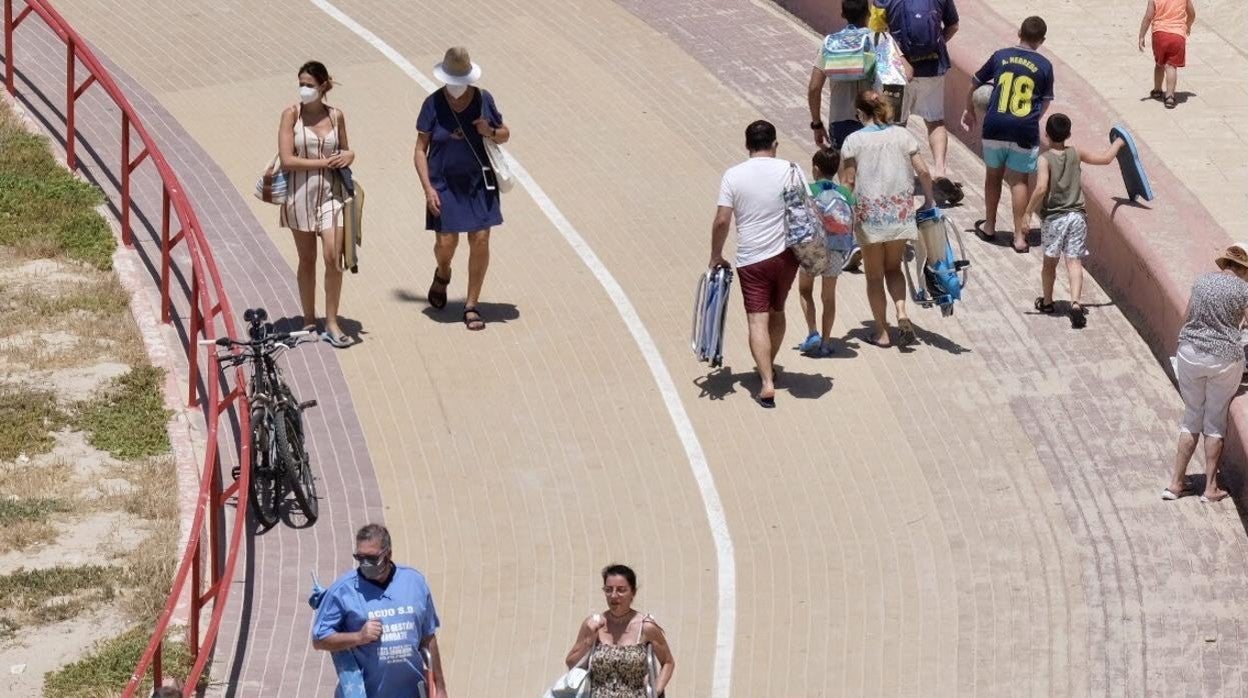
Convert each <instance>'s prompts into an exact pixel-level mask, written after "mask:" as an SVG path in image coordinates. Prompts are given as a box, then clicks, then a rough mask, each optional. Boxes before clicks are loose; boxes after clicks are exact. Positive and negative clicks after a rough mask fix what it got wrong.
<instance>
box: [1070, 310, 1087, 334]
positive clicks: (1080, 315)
mask: <svg viewBox="0 0 1248 698" xmlns="http://www.w3.org/2000/svg"><path fill="white" fill-rule="evenodd" d="M1087 326H1088V311H1086V310H1084V309H1083V306H1082V305H1079V304H1078V303H1071V304H1070V327H1071V329H1075V330H1082V329H1083V328H1085V327H1087Z"/></svg>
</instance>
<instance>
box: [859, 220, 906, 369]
mask: <svg viewBox="0 0 1248 698" xmlns="http://www.w3.org/2000/svg"><path fill="white" fill-rule="evenodd" d="M905 253H906V241H905V240H892V241H890V242H883V243H872V244H866V245H863V246H862V270H863V274H864V275H865V276H866V277H867V302H868V304H870V306H871V317H872V318H873V319H874V320H875V329H874V334H873V335H872V337H871V339H872V341H874V342H875V343H876V344H878V345H879V346H882V347H887V346H891V344H892V342H891V340H890V339H889V337H888V306H887V302H886V299H885V297H884V288H885V286H887V287H888V295H890V296H892V297H893V305H894V307H895V309H896V311H897V321H898V322H899V323H900V322H901V321H902V320H906V319H908V316H907V315H906V276H905V274H904V273H903V272H902V271H901V264H902V259H903V257H904V256H905Z"/></svg>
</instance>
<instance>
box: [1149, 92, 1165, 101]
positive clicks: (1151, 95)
mask: <svg viewBox="0 0 1248 698" xmlns="http://www.w3.org/2000/svg"><path fill="white" fill-rule="evenodd" d="M1165 97H1166V93H1165V92H1162V91H1161V90H1149V91H1148V98H1149V99H1155V100H1157V101H1158V102H1160V101H1161V100H1163V99H1165Z"/></svg>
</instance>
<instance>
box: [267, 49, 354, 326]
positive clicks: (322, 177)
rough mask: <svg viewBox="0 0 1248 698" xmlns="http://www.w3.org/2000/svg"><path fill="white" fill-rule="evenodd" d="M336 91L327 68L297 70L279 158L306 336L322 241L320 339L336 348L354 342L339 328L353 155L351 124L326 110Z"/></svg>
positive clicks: (284, 217)
mask: <svg viewBox="0 0 1248 698" xmlns="http://www.w3.org/2000/svg"><path fill="white" fill-rule="evenodd" d="M333 86H334V82H333V79H332V78H330V76H329V71H327V70H326V69H325V66H324V65H322V64H321V63H319V62H317V61H308V62H307V63H304V64H303V65H302V66H301V67H300V68H299V104H296V105H294V106H291V107H287V108H286V109H285V110H283V111H282V122H281V126H280V127H279V128H278V131H277V152H278V153H279V155H280V156H281V159H282V169H284V170H286V172H288V173H289V176H290V183H289V194H288V195H287V197H286V203H285V204H284V205H283V206H282V208H281V218H280V220H281V226H282V227H283V228H289V229H290V231H291V234H292V235H294V238H295V248H296V249H297V250H298V252H299V269H298V279H299V301H300V303H301V305H302V306H303V322H304V329H305V330H315V329H316V257H317V254H316V240H317V238H318V237H319V238H320V239H321V258H322V259H323V260H324V264H325V328H324V331H323V332H321V338H322V339H324V340H325V341H326V342H329V343H330V344H332V345H333V346H335V347H338V348H342V347H348V346H350V345H351V343H352V339H351V338H350V337H349V336H347V335H346V334H344V333H343V331H342V329H341V328H340V327H339V326H338V301H339V299H340V298H341V296H342V270H340V269H339V268H338V254H339V247H340V244H341V243H340V241H341V240H342V203H343V199H344V194H343V189H342V179H341V177H339V175H338V169H339V168H342V167H349V166H350V165H351V163H352V162H354V161H355V154H354V153H352V152H351V151H350V150H349V149H348V147H347V121H346V117H345V116H344V115H343V113H342V110H341V109H337V108H335V107H331V106H329V105H328V104H325V94H326V93H327V92H329V91H330V90H331V89H332V88H333Z"/></svg>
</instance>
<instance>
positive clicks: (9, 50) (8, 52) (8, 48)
mask: <svg viewBox="0 0 1248 698" xmlns="http://www.w3.org/2000/svg"><path fill="white" fill-rule="evenodd" d="M4 87H5V89H7V90H8V91H9V94H11V95H15V96H16V94H17V92H16V90H14V88H13V0H4Z"/></svg>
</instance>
